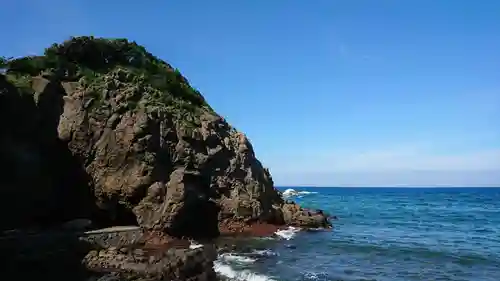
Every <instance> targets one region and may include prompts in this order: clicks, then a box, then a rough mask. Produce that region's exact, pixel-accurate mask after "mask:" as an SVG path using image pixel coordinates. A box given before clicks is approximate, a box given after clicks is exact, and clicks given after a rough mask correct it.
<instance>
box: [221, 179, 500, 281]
mask: <svg viewBox="0 0 500 281" xmlns="http://www.w3.org/2000/svg"><path fill="white" fill-rule="evenodd" d="M280 189H281V190H282V191H283V190H285V189H287V188H280ZM293 189H294V190H295V191H297V192H298V194H296V195H295V196H292V197H291V198H290V199H293V200H295V201H297V202H298V203H300V204H301V205H303V206H304V207H310V208H321V209H324V210H326V211H327V212H328V213H329V214H331V215H336V216H337V217H338V220H336V221H333V223H334V229H333V231H315V232H295V231H294V230H293V229H290V230H288V231H285V232H282V233H280V234H281V236H276V238H273V239H253V240H252V241H246V242H245V244H246V245H245V247H244V248H242V250H240V251H238V250H237V251H235V252H231V253H225V254H222V255H221V256H220V257H219V259H218V261H217V262H216V264H215V267H216V271H218V272H219V273H220V274H221V275H224V276H226V277H228V278H229V279H233V280H252V281H257V280H259V281H260V280H262V281H268V280H280V281H292V280H293V281H296V280H344V281H354V280H365V281H368V280H370V281H403V280H404V281H407V280H422V281H424V280H425V281H465V280H467V281H469V280H472V281H499V280H500V188H484V189H481V188H313V187H310V188H293ZM249 245H250V246H249Z"/></svg>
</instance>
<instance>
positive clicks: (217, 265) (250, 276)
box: [214, 261, 275, 281]
mask: <svg viewBox="0 0 500 281" xmlns="http://www.w3.org/2000/svg"><path fill="white" fill-rule="evenodd" d="M214 270H215V272H217V273H218V274H219V275H221V276H223V277H225V278H228V279H230V280H235V281H274V280H275V279H273V278H271V277H269V276H266V275H263V274H258V273H255V272H252V271H250V270H246V269H244V270H237V269H234V268H233V267H231V266H230V265H228V264H225V263H223V262H221V261H215V262H214Z"/></svg>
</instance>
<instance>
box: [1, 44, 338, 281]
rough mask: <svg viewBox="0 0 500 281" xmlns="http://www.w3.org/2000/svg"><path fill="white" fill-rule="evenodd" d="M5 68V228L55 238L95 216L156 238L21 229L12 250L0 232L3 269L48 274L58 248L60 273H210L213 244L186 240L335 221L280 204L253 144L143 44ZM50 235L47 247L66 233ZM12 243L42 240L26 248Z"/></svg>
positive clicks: (70, 48) (53, 53)
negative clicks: (96, 237)
mask: <svg viewBox="0 0 500 281" xmlns="http://www.w3.org/2000/svg"><path fill="white" fill-rule="evenodd" d="M0 70H1V72H0V128H1V129H2V132H1V135H0V164H1V165H2V167H4V168H3V171H2V176H1V177H0V200H1V202H0V219H1V221H2V224H1V226H0V230H3V231H5V230H9V229H27V228H35V229H39V230H40V231H41V232H40V233H49V232H47V229H53V228H54V227H57V226H59V225H61V224H63V223H66V222H68V221H72V220H75V219H80V220H81V219H86V220H90V221H92V222H93V224H94V227H97V228H103V227H109V226H115V225H135V226H138V227H140V229H141V234H140V236H141V239H143V240H144V239H146V238H147V239H146V240H147V241H142V242H141V243H142V244H134V243H136V242H137V241H136V239H135V238H134V239H132V240H131V238H130V237H129V238H124V239H122V240H124V241H125V242H126V243H125V242H123V241H122V242H119V243H118V242H116V241H114V242H113V243H111V244H113V245H111V244H108V245H104V246H103V245H100V244H99V243H98V242H96V241H92V242H89V241H86V242H85V241H82V239H81V236H78V235H77V236H72V238H71V237H67V236H64V235H63V236H64V237H65V239H62V240H61V241H65V243H62V244H60V245H59V246H53V247H52V246H51V247H50V249H49V250H47V248H44V247H46V246H47V245H54V244H53V243H52V244H51V243H48V244H46V243H45V242H44V243H41V242H40V241H41V240H37V239H35V240H33V241H36V242H26V241H28V240H29V239H34V238H33V237H35V236H30V237H29V238H28V237H25V236H23V238H20V237H21V236H22V235H21V236H19V235H14V237H18V238H19V239H18V240H16V241H17V242H13V243H11V244H10V245H7V244H6V243H4V242H5V241H7V240H8V239H11V238H12V237H11V238H5V237H4V238H1V237H0V246H1V247H2V248H1V249H0V252H2V255H7V254H8V255H10V256H15V257H17V258H12V259H11V261H10V263H7V264H2V266H7V267H8V270H10V271H12V270H18V272H19V273H23V272H24V273H26V272H25V271H23V270H26V268H31V269H32V270H31V271H30V272H32V273H33V274H35V273H36V272H41V273H43V272H45V271H46V270H45V269H44V267H43V266H41V265H42V264H45V265H47V264H46V263H45V262H47V261H48V259H49V258H48V257H46V255H49V256H50V255H52V254H53V255H55V256H57V258H53V259H54V260H57V261H59V262H61V266H60V267H61V268H64V267H66V269H69V268H73V266H76V267H78V266H77V265H80V266H81V265H85V266H83V267H81V268H83V269H81V270H83V271H85V272H88V271H90V272H97V271H105V272H108V271H109V272H108V273H109V274H111V275H113V276H115V277H116V276H118V275H119V277H116V278H125V279H130V278H135V277H137V276H141V277H140V278H143V279H145V280H146V279H150V280H161V279H165V278H167V279H169V280H211V278H214V274H213V269H210V268H211V264H212V261H213V259H212V258H213V253H209V252H210V251H209V250H207V249H205V248H203V249H189V247H187V248H186V247H185V246H184V248H182V247H181V248H179V247H177V246H179V245H181V244H183V243H184V242H185V241H187V240H189V239H201V240H205V241H209V240H210V239H214V238H216V237H219V236H220V235H259V236H260V235H270V234H272V233H274V232H275V231H276V230H277V229H279V228H280V227H283V226H287V225H293V226H298V227H305V228H317V227H324V228H328V227H331V225H330V222H329V221H328V219H327V216H326V215H325V214H323V212H321V211H320V210H306V209H303V208H301V207H300V206H298V205H297V204H295V203H294V202H291V201H285V200H284V199H283V198H282V196H281V194H280V192H279V191H278V190H276V189H275V187H274V183H273V180H272V177H271V174H270V172H269V170H268V169H266V168H264V167H263V166H262V164H261V163H260V161H259V160H258V159H257V158H256V155H255V152H254V149H253V147H252V145H251V143H250V141H249V139H248V138H247V137H246V136H245V135H244V134H243V133H241V132H239V131H238V130H236V129H235V128H233V127H232V126H231V125H229V124H228V123H227V122H226V120H225V119H224V118H222V117H221V116H220V115H218V114H217V113H216V112H215V111H214V110H213V109H212V108H211V107H210V106H209V105H208V103H207V102H206V101H205V99H204V98H203V96H202V95H201V94H200V93H199V92H198V91H197V90H196V89H194V88H192V87H191V86H190V84H189V82H188V80H187V79H186V78H185V77H184V76H182V75H181V74H180V72H179V71H178V70H176V69H174V68H173V67H172V66H171V65H169V64H168V63H166V62H164V61H162V60H160V59H158V58H156V57H155V56H153V55H152V54H150V53H148V52H147V51H146V50H145V49H144V48H143V47H142V46H139V45H137V44H136V43H135V42H129V41H127V40H125V39H103V38H94V37H74V38H71V39H70V40H67V41H65V42H63V43H61V44H54V45H52V46H51V47H49V48H47V49H46V50H45V52H44V54H43V55H40V56H29V57H22V58H11V59H2V60H1V61H0ZM221 83H224V82H223V81H221ZM63 232H64V231H63ZM50 233H52V234H50V235H49V234H44V235H41V236H45V237H46V238H47V239H45V240H46V242H47V241H50V240H51V239H55V240H54V241H53V242H56V241H57V239H56V237H58V235H61V234H60V233H61V232H50ZM58 233H59V234H58ZM116 233H118V232H116ZM101 235H104V236H102V237H108V238H109V237H112V236H113V234H111V233H106V234H101ZM120 235H122V234H115V236H120ZM49 237H51V238H50V239H49ZM2 239H3V240H2ZM6 239H7V240H6ZM22 239H24V240H22ZM26 239H28V240H26ZM42 240H43V239H42ZM45 240H44V241H45ZM2 241H3V242H2ZM21 241H24V242H21ZM29 241H31V240H29ZM175 241H177V242H175ZM181 241H184V242H181ZM132 242H133V243H132ZM16 243H20V244H23V243H24V244H26V243H27V244H26V245H30V243H34V244H32V246H33V247H32V248H31V249H32V250H31V251H28V252H29V253H28V252H26V253H24V252H23V250H21V249H25V247H21V248H19V247H17V246H13V245H20V244H16ZM117 243H118V244H117ZM120 243H121V244H120ZM123 243H125V244H134V245H135V246H134V247H135V250H134V251H131V252H130V251H128V252H127V251H125V250H124V249H122V244H123ZM24 244H23V245H24ZM101 244H102V243H101ZM174 244H175V245H177V246H176V247H174ZM184 244H185V243H184ZM82 245H84V246H82ZM96 245H100V246H96ZM117 245H118V246H117ZM148 245H149V246H151V245H154V247H149V248H148ZM110 246H112V247H115V248H111V249H109V247H110ZM208 248H210V247H208ZM36 249H38V250H36ZM44 249H45V250H44ZM44 251H45V252H44ZM141 251H142V252H141ZM207 251H208V252H207ZM37 253H38V254H37ZM56 253H58V254H56ZM138 253H143V254H144V253H154V255H153V256H154V257H153V256H151V255H149V254H148V255H146V256H145V255H139V254H138ZM37 255H38V257H39V258H34V259H32V258H33V257H35V256H37ZM55 256H54V257H55ZM4 257H6V258H8V256H4ZM75 260H77V261H78V262H76V263H75V262H74V261H75ZM70 262H71V263H72V264H68V265H65V264H66V263H70ZM7 267H6V268H7ZM47 268H49V267H47ZM79 268H80V267H79ZM99 268H100V269H99ZM97 269H99V270H97ZM44 270H45V271H44ZM63 271H64V270H63ZM73 272H75V273H74V274H75V276H77V275H78V274H77V272H80V271H78V270H76V269H75V270H73ZM186 272H191V273H193V272H195V273H196V274H195V273H193V274H194V275H193V274H191V273H189V274H188V273H186ZM108 273H106V274H108ZM198 273H199V274H198ZM83 275H85V274H83ZM83 275H82V276H83ZM91 275H92V274H91ZM38 276H39V277H40V275H38ZM92 276H93V275H92ZM106 276H107V275H106ZM134 276H135V277H134ZM115 277H113V278H115ZM47 278H50V276H47ZM106 278H107V277H106ZM110 278H111V277H110ZM73 279H74V278H73Z"/></svg>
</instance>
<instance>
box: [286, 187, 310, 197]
mask: <svg viewBox="0 0 500 281" xmlns="http://www.w3.org/2000/svg"><path fill="white" fill-rule="evenodd" d="M282 194H283V197H285V198H289V197H292V196H299V197H302V196H304V195H309V194H317V192H315V191H297V190H295V189H293V188H288V189H287V190H285V191H283V193H282Z"/></svg>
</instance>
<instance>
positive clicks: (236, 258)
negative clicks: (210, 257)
mask: <svg viewBox="0 0 500 281" xmlns="http://www.w3.org/2000/svg"><path fill="white" fill-rule="evenodd" d="M219 259H220V260H224V261H228V262H235V263H242V264H248V263H254V262H256V261H257V260H256V259H253V258H251V257H246V256H241V255H236V254H231V253H225V254H221V255H220V256H219Z"/></svg>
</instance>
